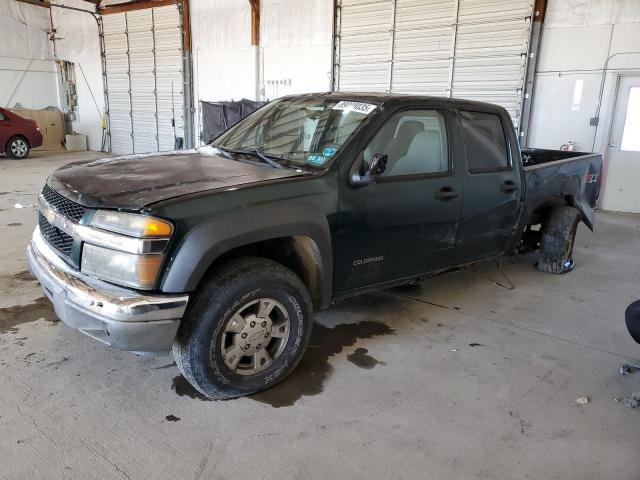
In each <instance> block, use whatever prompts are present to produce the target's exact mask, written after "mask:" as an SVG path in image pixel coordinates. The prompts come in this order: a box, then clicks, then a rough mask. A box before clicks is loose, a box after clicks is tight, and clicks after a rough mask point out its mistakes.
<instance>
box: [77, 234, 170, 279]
mask: <svg viewBox="0 0 640 480" xmlns="http://www.w3.org/2000/svg"><path fill="white" fill-rule="evenodd" d="M163 258H164V256H163V255H135V254H133V253H125V252H119V251H117V250H111V249H110V248H104V247H98V246H96V245H91V244H89V243H85V245H84V247H83V248H82V264H81V265H82V266H81V270H82V273H87V274H89V275H94V276H96V277H98V278H101V279H103V280H106V281H107V282H113V283H116V284H118V285H125V286H128V287H134V288H139V289H141V290H150V289H152V288H153V286H154V284H155V282H156V278H157V277H158V272H159V270H160V265H161V264H162V259H163Z"/></svg>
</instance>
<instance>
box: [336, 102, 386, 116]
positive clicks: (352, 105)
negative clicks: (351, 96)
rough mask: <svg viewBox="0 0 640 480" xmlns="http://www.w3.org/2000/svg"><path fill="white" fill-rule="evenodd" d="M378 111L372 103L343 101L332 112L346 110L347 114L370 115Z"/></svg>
mask: <svg viewBox="0 0 640 480" xmlns="http://www.w3.org/2000/svg"><path fill="white" fill-rule="evenodd" d="M375 109H376V105H372V104H370V103H363V102H350V101H345V100H343V101H341V102H338V103H336V104H335V105H334V106H333V108H332V110H344V111H347V112H358V113H364V114H365V115H369V114H370V113H371V112H373V111H374V110H375Z"/></svg>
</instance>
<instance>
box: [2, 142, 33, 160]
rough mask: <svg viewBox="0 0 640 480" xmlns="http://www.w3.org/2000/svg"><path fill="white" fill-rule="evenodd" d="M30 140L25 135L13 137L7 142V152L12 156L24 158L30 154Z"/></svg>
mask: <svg viewBox="0 0 640 480" xmlns="http://www.w3.org/2000/svg"><path fill="white" fill-rule="evenodd" d="M29 150H30V148H29V142H27V140H26V139H25V138H24V137H13V138H11V139H10V140H9V142H8V143H7V148H6V153H7V156H8V157H10V158H16V159H22V158H27V155H29Z"/></svg>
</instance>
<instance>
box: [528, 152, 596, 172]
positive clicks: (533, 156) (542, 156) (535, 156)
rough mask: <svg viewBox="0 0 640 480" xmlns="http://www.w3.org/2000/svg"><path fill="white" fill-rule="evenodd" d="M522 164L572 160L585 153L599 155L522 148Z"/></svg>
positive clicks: (536, 164)
mask: <svg viewBox="0 0 640 480" xmlns="http://www.w3.org/2000/svg"><path fill="white" fill-rule="evenodd" d="M520 154H521V155H522V164H523V165H524V167H525V169H526V168H527V167H536V166H540V165H544V164H546V163H551V162H559V161H563V160H570V159H573V158H576V157H582V156H584V155H597V154H593V153H588V152H568V151H564V150H544V149H541V148H523V149H521V150H520Z"/></svg>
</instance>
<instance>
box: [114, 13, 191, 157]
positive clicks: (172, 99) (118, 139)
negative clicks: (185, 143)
mask: <svg viewBox="0 0 640 480" xmlns="http://www.w3.org/2000/svg"><path fill="white" fill-rule="evenodd" d="M102 21H103V28H104V47H105V59H106V74H107V96H108V104H109V108H108V121H109V132H110V142H111V144H110V145H111V152H113V153H115V154H129V153H148V152H158V151H166V150H173V149H174V145H175V140H176V138H184V122H183V107H184V95H183V72H182V70H183V64H182V26H181V14H180V11H179V10H178V7H177V6H176V5H169V6H165V7H157V8H149V9H144V10H134V11H131V12H126V13H114V14H109V15H105V16H103V17H102Z"/></svg>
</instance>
